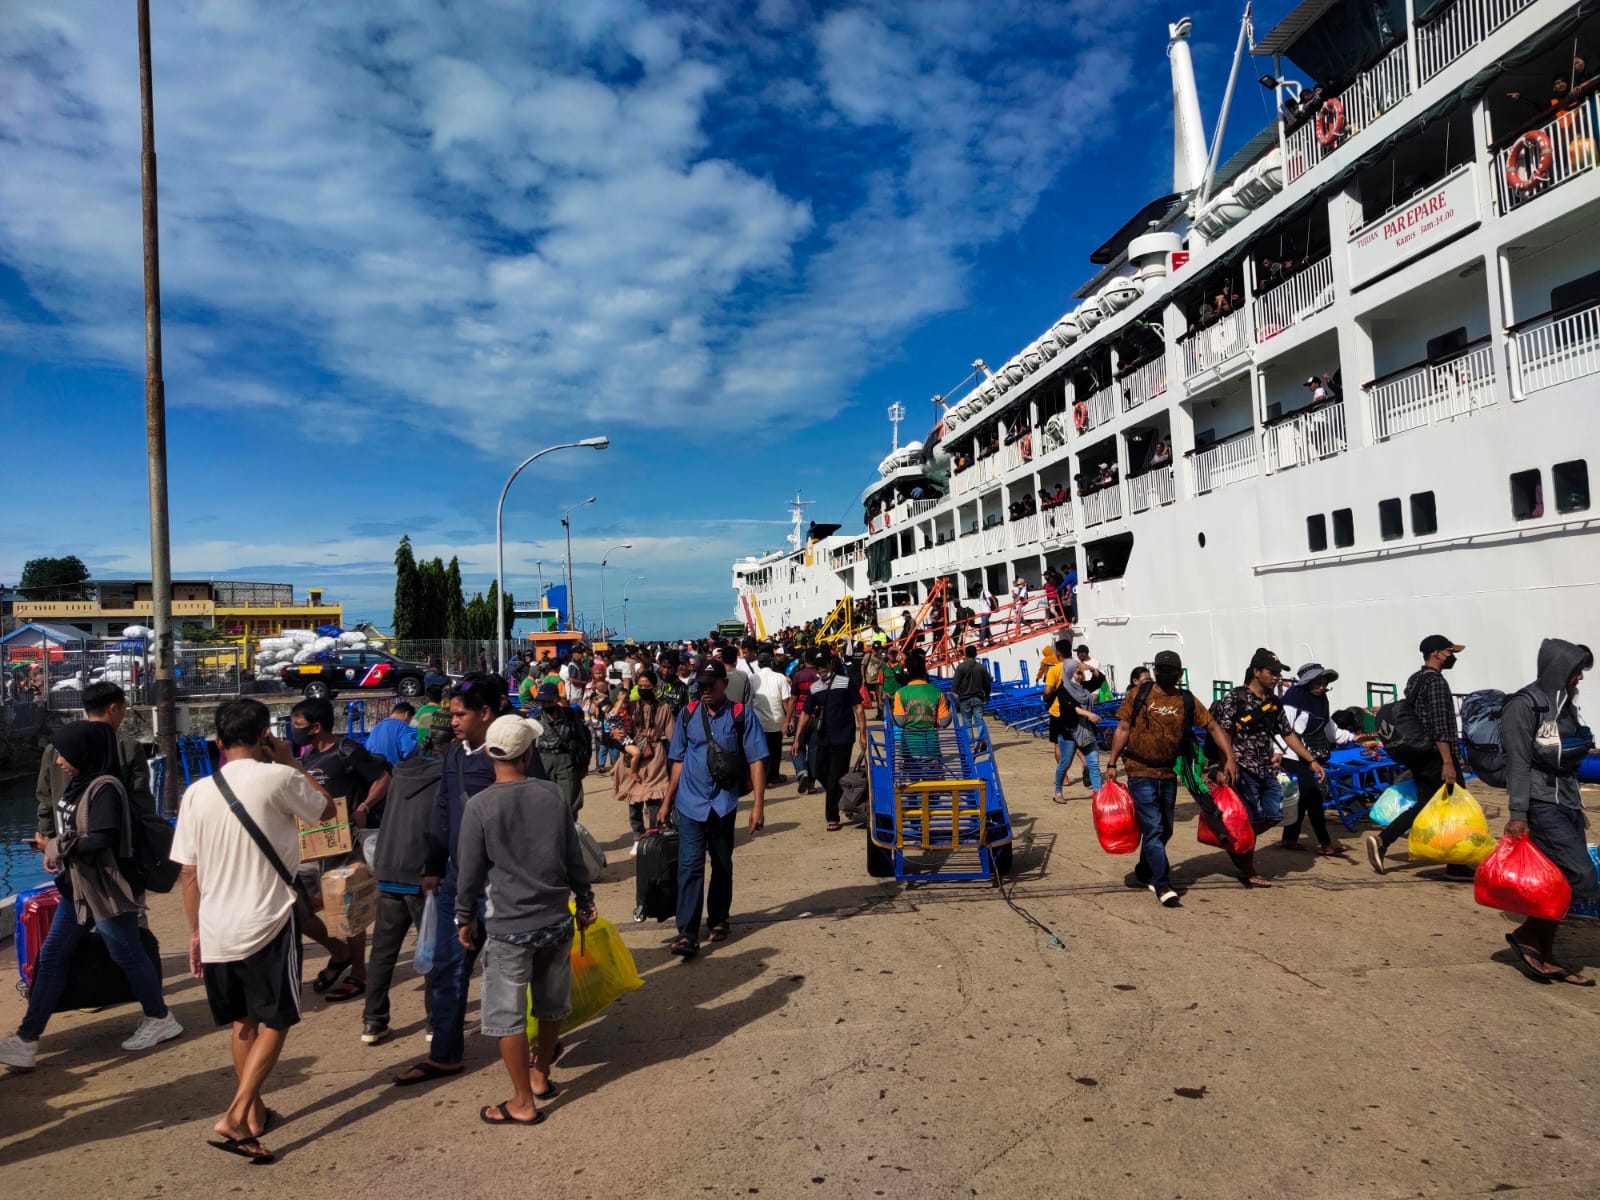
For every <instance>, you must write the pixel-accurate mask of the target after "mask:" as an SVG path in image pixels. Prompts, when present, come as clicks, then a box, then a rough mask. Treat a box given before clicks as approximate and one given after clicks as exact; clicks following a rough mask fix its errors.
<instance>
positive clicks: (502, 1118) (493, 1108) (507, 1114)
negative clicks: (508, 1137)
mask: <svg viewBox="0 0 1600 1200" xmlns="http://www.w3.org/2000/svg"><path fill="white" fill-rule="evenodd" d="M492 1112H497V1113H499V1114H500V1115H499V1116H498V1117H491V1116H490V1115H489V1114H490V1113H492ZM478 1120H480V1121H482V1122H483V1123H484V1124H485V1125H537V1124H538V1123H539V1122H540V1121H542V1120H544V1110H543V1109H541V1110H539V1111H538V1112H536V1113H534V1114H533V1116H531V1117H529V1118H528V1119H527V1120H523V1119H522V1118H521V1117H513V1116H512V1115H511V1109H510V1108H508V1107H507V1106H506V1105H504V1104H485V1105H484V1106H483V1107H482V1108H480V1109H479V1110H478Z"/></svg>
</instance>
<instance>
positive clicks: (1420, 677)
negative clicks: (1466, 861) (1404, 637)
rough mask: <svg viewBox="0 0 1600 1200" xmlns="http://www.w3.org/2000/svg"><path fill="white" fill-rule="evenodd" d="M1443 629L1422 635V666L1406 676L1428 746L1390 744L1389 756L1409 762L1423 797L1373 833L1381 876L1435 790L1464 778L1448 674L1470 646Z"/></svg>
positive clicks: (1370, 854)
mask: <svg viewBox="0 0 1600 1200" xmlns="http://www.w3.org/2000/svg"><path fill="white" fill-rule="evenodd" d="M1465 649H1466V647H1465V646H1458V645H1456V644H1455V643H1454V642H1452V641H1451V640H1450V639H1449V638H1447V637H1445V636H1444V634H1442V633H1435V634H1430V635H1429V636H1427V637H1425V638H1423V639H1422V644H1421V645H1420V646H1419V647H1418V650H1419V651H1420V652H1421V654H1422V668H1421V670H1419V671H1417V672H1416V673H1415V674H1413V675H1412V676H1411V678H1410V679H1408V680H1406V686H1405V692H1404V694H1403V698H1404V707H1405V708H1407V709H1409V710H1410V714H1411V716H1412V717H1414V719H1415V721H1416V723H1417V724H1418V725H1420V727H1421V731H1422V736H1423V738H1424V739H1425V740H1426V743H1427V744H1426V745H1425V746H1424V745H1422V744H1421V743H1420V742H1419V743H1418V746H1417V748H1416V749H1414V750H1413V751H1411V752H1410V753H1407V752H1406V751H1405V750H1402V749H1400V748H1399V747H1397V746H1395V745H1389V746H1388V749H1389V755H1390V757H1391V758H1393V759H1394V760H1395V761H1396V762H1397V763H1399V764H1400V765H1401V766H1402V767H1409V768H1410V770H1411V778H1412V779H1414V780H1416V783H1417V802H1416V803H1415V804H1414V805H1412V806H1411V807H1410V808H1408V809H1406V810H1405V811H1404V812H1402V813H1401V814H1400V815H1399V816H1397V817H1396V818H1395V819H1394V820H1392V821H1390V822H1389V824H1387V825H1385V826H1384V827H1383V829H1382V830H1380V831H1379V832H1377V833H1369V834H1367V842H1366V845H1367V862H1368V863H1370V864H1371V865H1372V869H1373V870H1374V871H1376V872H1377V873H1378V874H1379V875H1382V874H1383V871H1384V866H1383V856H1384V854H1385V852H1386V851H1387V850H1388V849H1389V847H1390V846H1392V845H1394V843H1395V842H1396V841H1398V840H1399V839H1400V838H1402V837H1405V836H1406V835H1407V834H1409V833H1410V832H1411V825H1412V823H1413V822H1414V821H1415V820H1416V819H1417V815H1418V814H1419V813H1420V812H1421V811H1422V810H1423V809H1424V808H1425V807H1427V804H1428V801H1430V800H1432V799H1433V796H1434V793H1435V792H1437V791H1438V790H1439V789H1440V788H1441V787H1443V786H1444V785H1445V784H1447V783H1455V782H1456V781H1457V780H1458V779H1460V777H1461V773H1460V770H1459V769H1458V768H1457V766H1456V748H1457V746H1458V745H1459V744H1460V740H1461V731H1460V730H1459V728H1458V727H1457V725H1456V705H1455V698H1454V696H1452V695H1451V693H1450V684H1449V683H1448V682H1446V680H1445V677H1444V673H1445V672H1446V671H1448V670H1450V668H1452V667H1453V666H1455V665H1456V655H1458V654H1460V653H1461V652H1462V651H1463V650H1465ZM1445 872H1446V874H1449V875H1471V874H1472V868H1471V867H1458V866H1454V865H1452V866H1449V867H1446V868H1445Z"/></svg>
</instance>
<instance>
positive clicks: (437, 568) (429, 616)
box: [417, 558, 449, 638]
mask: <svg viewBox="0 0 1600 1200" xmlns="http://www.w3.org/2000/svg"><path fill="white" fill-rule="evenodd" d="M417 573H418V574H419V575H420V576H421V578H422V603H421V605H420V608H421V610H422V616H421V619H420V620H419V622H418V626H419V630H420V632H419V633H418V634H417V636H418V637H424V638H442V637H445V636H446V620H447V610H448V607H449V606H448V604H447V602H446V598H445V592H446V584H445V574H444V561H443V560H442V559H439V558H430V559H428V560H427V561H425V562H422V563H419V564H418V566H417Z"/></svg>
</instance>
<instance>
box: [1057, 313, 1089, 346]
mask: <svg viewBox="0 0 1600 1200" xmlns="http://www.w3.org/2000/svg"><path fill="white" fill-rule="evenodd" d="M1082 332H1083V331H1082V330H1080V329H1079V328H1078V323H1077V322H1076V321H1074V320H1073V319H1072V314H1071V313H1068V314H1067V315H1066V316H1064V317H1062V318H1061V320H1059V321H1057V322H1056V323H1055V326H1054V327H1053V328H1052V329H1051V330H1050V334H1049V336H1050V337H1052V338H1054V339H1055V343H1056V345H1058V346H1060V347H1061V348H1062V349H1063V350H1065V349H1066V348H1067V347H1068V346H1070V345H1072V343H1073V342H1075V341H1077V340H1078V335H1079V334H1081V333H1082Z"/></svg>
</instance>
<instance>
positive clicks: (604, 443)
mask: <svg viewBox="0 0 1600 1200" xmlns="http://www.w3.org/2000/svg"><path fill="white" fill-rule="evenodd" d="M578 445H580V446H592V447H594V448H595V449H596V450H604V449H606V448H607V447H608V446H610V445H611V439H610V438H608V437H605V436H604V435H602V436H600V437H587V438H584V439H583V441H581V442H579V443H578Z"/></svg>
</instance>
